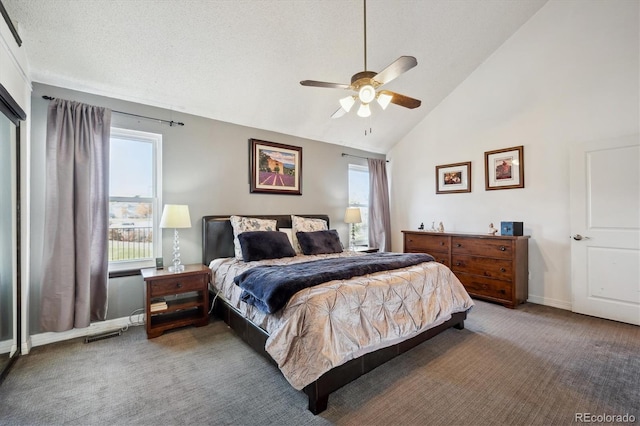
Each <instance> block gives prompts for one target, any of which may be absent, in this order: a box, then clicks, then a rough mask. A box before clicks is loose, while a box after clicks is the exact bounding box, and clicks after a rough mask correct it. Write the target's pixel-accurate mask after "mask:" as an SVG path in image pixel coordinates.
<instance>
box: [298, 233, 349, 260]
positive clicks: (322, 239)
mask: <svg viewBox="0 0 640 426" xmlns="http://www.w3.org/2000/svg"><path fill="white" fill-rule="evenodd" d="M296 237H298V242H299V243H300V248H301V249H302V252H303V253H304V254H325V253H342V243H340V236H338V231H336V230H335V229H330V230H328V231H313V232H296Z"/></svg>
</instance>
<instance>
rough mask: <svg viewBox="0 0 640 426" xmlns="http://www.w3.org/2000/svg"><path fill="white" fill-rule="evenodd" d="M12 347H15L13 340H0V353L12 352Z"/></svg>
mask: <svg viewBox="0 0 640 426" xmlns="http://www.w3.org/2000/svg"><path fill="white" fill-rule="evenodd" d="M13 348H15V346H14V345H13V340H5V341H3V342H0V354H10V353H12V352H13Z"/></svg>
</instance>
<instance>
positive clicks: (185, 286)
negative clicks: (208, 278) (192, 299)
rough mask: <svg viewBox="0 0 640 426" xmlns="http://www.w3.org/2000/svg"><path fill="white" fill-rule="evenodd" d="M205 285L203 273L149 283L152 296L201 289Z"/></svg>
mask: <svg viewBox="0 0 640 426" xmlns="http://www.w3.org/2000/svg"><path fill="white" fill-rule="evenodd" d="M203 287H204V279H203V277H202V275H197V276H192V277H179V278H169V279H164V280H154V281H153V282H150V283H149V293H150V297H158V296H166V295H170V294H176V293H186V292H189V291H201V290H202V288H203Z"/></svg>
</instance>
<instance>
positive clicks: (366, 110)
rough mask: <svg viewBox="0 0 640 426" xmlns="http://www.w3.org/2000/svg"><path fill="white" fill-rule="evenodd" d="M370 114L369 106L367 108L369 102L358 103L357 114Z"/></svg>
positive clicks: (362, 115)
mask: <svg viewBox="0 0 640 426" xmlns="http://www.w3.org/2000/svg"><path fill="white" fill-rule="evenodd" d="M370 115H371V108H369V104H362V105H360V108H358V116H359V117H369V116H370Z"/></svg>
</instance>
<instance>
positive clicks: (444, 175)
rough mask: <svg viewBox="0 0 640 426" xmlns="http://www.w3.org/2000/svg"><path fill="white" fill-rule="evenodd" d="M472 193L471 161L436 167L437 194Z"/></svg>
mask: <svg viewBox="0 0 640 426" xmlns="http://www.w3.org/2000/svg"><path fill="white" fill-rule="evenodd" d="M457 192H471V161H467V162H465V163H455V164H445V165H442V166H436V194H454V193H457Z"/></svg>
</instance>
